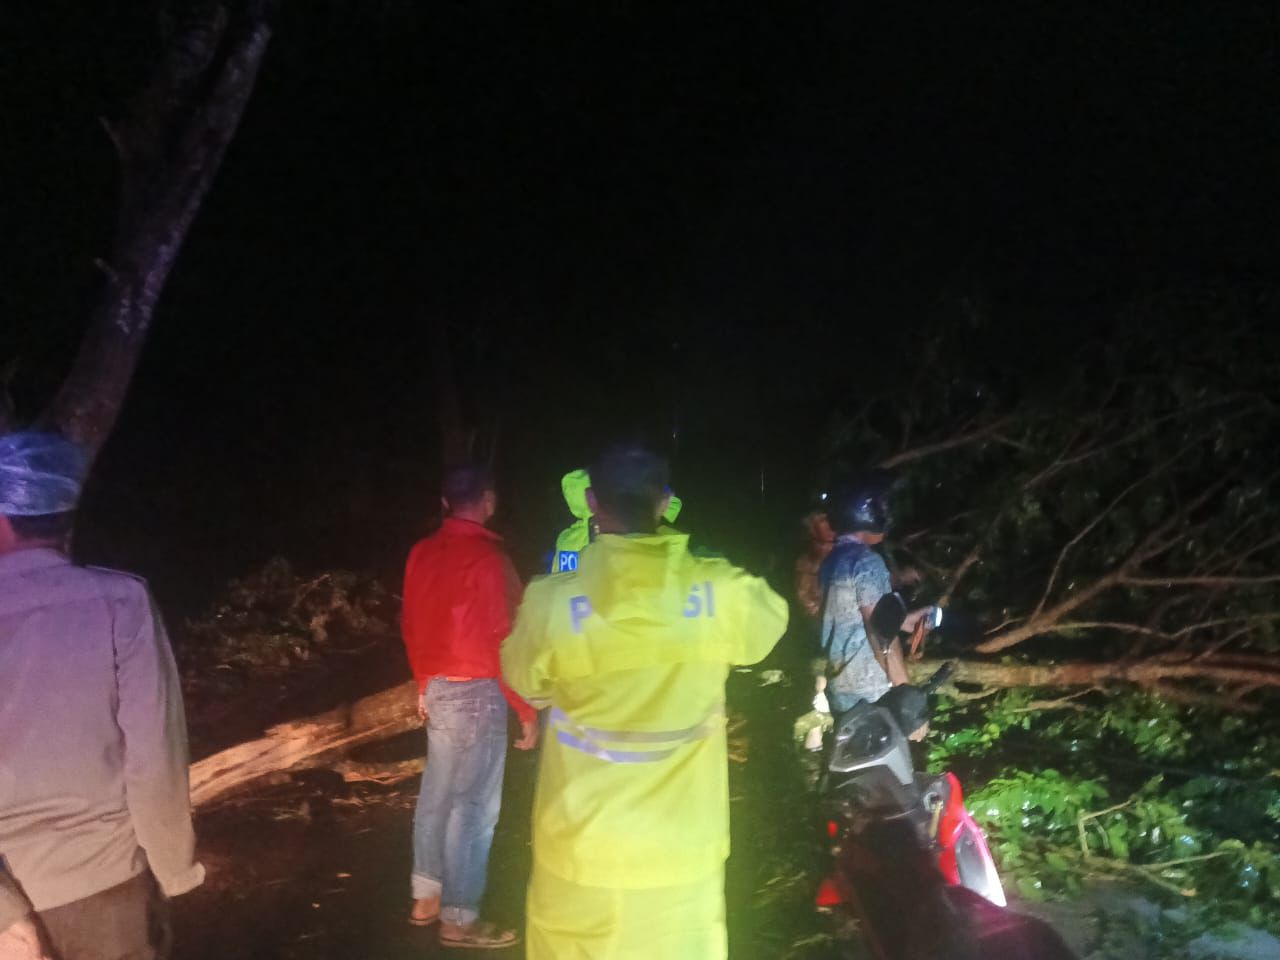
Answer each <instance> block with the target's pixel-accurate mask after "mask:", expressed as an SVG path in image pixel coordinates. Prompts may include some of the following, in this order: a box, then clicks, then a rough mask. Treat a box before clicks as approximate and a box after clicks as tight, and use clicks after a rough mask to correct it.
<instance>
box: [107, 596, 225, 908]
mask: <svg viewBox="0 0 1280 960" xmlns="http://www.w3.org/2000/svg"><path fill="white" fill-rule="evenodd" d="M117 603H118V604H119V607H120V609H119V610H118V611H117V617H116V623H117V624H118V626H119V631H120V632H119V633H118V635H117V636H116V683H117V686H118V690H119V697H120V702H119V706H118V707H117V708H116V722H117V723H119V725H120V730H121V732H122V733H123V734H124V781H125V802H126V804H127V806H128V808H129V817H130V819H131V820H132V822H133V830H134V833H135V834H136V835H137V837H138V843H139V844H140V845H141V846H142V849H143V850H145V851H146V854H147V861H148V863H149V864H150V865H151V872H152V873H153V874H155V877H156V880H157V881H158V882H159V884H160V889H161V890H163V891H164V893H165V894H166V895H168V896H171V897H176V896H178V895H179V894H182V893H186V892H187V891H188V890H191V889H193V888H194V887H197V886H199V885H200V883H201V881H202V880H203V879H204V867H202V866H201V865H200V864H198V863H196V860H195V832H194V830H193V829H192V827H191V796H190V789H189V786H188V781H187V763H188V758H187V724H186V717H185V715H184V713H183V709H182V689H181V687H180V686H179V683H178V670H177V667H176V666H175V664H174V661H173V651H172V650H171V649H170V648H169V640H168V637H167V636H166V635H165V631H164V625H163V624H162V623H161V621H160V618H159V615H158V613H157V612H156V610H155V608H154V606H153V605H152V603H151V596H150V593H149V592H148V591H147V589H146V587H145V586H143V585H141V584H138V585H137V589H136V591H133V592H131V593H130V595H128V596H126V597H123V598H121V599H120V600H118V601H117Z"/></svg>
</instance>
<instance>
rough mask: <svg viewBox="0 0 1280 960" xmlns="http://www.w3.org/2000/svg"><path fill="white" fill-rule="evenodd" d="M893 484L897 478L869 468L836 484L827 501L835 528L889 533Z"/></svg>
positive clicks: (856, 531)
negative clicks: (890, 492)
mask: <svg viewBox="0 0 1280 960" xmlns="http://www.w3.org/2000/svg"><path fill="white" fill-rule="evenodd" d="M892 486H893V477H892V475H891V474H889V473H888V471H885V470H873V471H868V472H866V473H862V474H858V475H856V476H853V477H848V478H846V479H844V480H841V481H840V482H838V483H836V484H835V485H834V486H833V488H832V489H831V491H830V492H829V493H828V495H827V498H826V502H825V503H824V506H825V508H826V511H827V522H828V523H830V524H831V529H832V530H833V531H835V533H836V534H837V535H840V534H847V533H886V532H888V530H889V524H890V522H891V519H892V518H891V517H890V514H889V490H890V489H891V488H892Z"/></svg>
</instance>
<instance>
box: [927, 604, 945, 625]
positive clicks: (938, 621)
mask: <svg viewBox="0 0 1280 960" xmlns="http://www.w3.org/2000/svg"><path fill="white" fill-rule="evenodd" d="M940 626H942V608H941V607H934V608H933V613H931V614H929V627H930V629H933V630H937V629H938V628H939V627H940Z"/></svg>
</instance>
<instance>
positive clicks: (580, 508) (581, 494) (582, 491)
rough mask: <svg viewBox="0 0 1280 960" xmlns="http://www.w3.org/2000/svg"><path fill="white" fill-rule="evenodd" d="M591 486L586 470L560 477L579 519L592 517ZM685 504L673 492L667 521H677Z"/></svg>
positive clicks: (572, 508) (565, 500)
mask: <svg viewBox="0 0 1280 960" xmlns="http://www.w3.org/2000/svg"><path fill="white" fill-rule="evenodd" d="M590 488H591V475H590V474H588V473H587V471H585V470H570V471H569V472H568V473H566V474H565V475H564V476H563V477H561V478H560V491H561V492H562V493H563V494H564V502H565V505H566V506H568V508H569V512H570V513H572V514H573V515H574V516H575V517H577V518H578V519H579V520H589V519H591V507H590V506H588V504H587V491H588V490H589V489H590ZM683 506H684V504H683V503H682V502H681V500H680V498H679V497H677V496H676V495H675V494H674V493H673V494H671V503H670V505H669V506H668V507H667V512H666V513H664V514H663V515H662V519H663V520H664V521H665V522H666V523H675V522H676V518H677V517H679V516H680V510H681V508H682V507H683Z"/></svg>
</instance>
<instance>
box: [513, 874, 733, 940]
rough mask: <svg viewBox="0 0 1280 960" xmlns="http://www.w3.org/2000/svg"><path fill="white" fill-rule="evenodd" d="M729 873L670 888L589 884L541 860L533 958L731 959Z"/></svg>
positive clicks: (533, 886)
mask: <svg viewBox="0 0 1280 960" xmlns="http://www.w3.org/2000/svg"><path fill="white" fill-rule="evenodd" d="M726 950H727V947H726V939H725V923H724V868H723V867H721V868H720V869H718V870H713V871H712V872H711V873H709V874H707V876H706V877H705V878H703V879H701V880H695V881H694V882H692V883H682V884H677V885H676V886H670V887H642V888H639V889H632V888H627V887H585V886H582V885H581V884H577V883H573V882H572V881H569V880H565V879H563V878H561V877H558V876H556V875H555V874H554V873H552V872H551V871H550V870H547V869H546V868H545V867H540V866H538V865H537V864H536V863H535V864H534V867H533V878H532V880H531V881H530V882H529V925H528V930H527V933H526V937H525V957H526V958H527V960H723V958H724V957H725V955H726Z"/></svg>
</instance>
